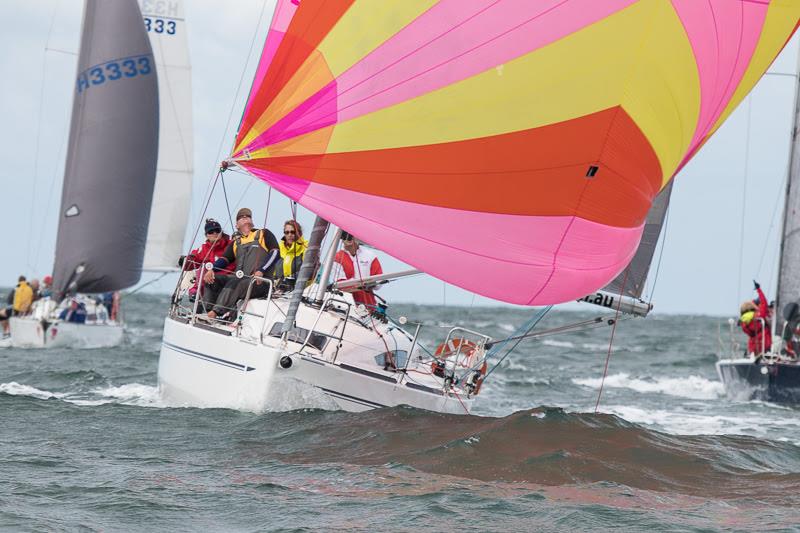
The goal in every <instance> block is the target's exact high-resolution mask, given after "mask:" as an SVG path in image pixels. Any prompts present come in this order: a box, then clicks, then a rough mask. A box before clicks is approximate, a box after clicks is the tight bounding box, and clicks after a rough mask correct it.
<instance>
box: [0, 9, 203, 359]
mask: <svg viewBox="0 0 800 533" xmlns="http://www.w3.org/2000/svg"><path fill="white" fill-rule="evenodd" d="M143 5H144V7H145V8H146V9H145V11H140V9H139V6H138V5H137V2H136V0H120V1H118V2H100V1H98V0H87V1H86V3H85V10H84V20H83V27H82V37H81V48H80V55H79V59H78V76H77V82H76V89H75V97H74V102H73V111H72V124H71V130H70V142H69V152H68V155H67V166H66V174H65V178H64V188H63V191H62V201H61V210H60V214H61V215H60V218H59V230H58V240H57V243H58V244H57V248H56V260H55V266H54V289H55V290H54V293H55V294H56V295H58V297H57V298H56V299H50V298H45V299H41V300H38V301H36V302H34V304H33V308H32V311H31V313H30V314H29V315H26V316H22V317H14V318H12V319H11V321H10V325H11V343H12V345H13V346H15V347H22V348H54V347H78V348H101V347H110V346H116V345H118V344H120V343H121V342H122V339H123V325H122V321H121V320H120V319H119V318H118V317H111V316H109V313H108V312H107V310H106V308H105V306H103V305H102V304H101V303H98V302H97V301H96V299H95V298H93V297H91V296H88V295H87V294H86V293H101V292H111V291H118V290H120V289H123V288H126V287H130V286H132V285H134V284H136V283H137V282H138V281H139V279H140V277H141V273H142V271H143V270H144V271H154V272H166V271H173V270H177V267H176V265H175V261H176V258H177V257H178V256H179V255H180V251H181V247H182V244H183V236H184V230H185V221H186V218H187V215H188V210H189V203H190V201H191V179H192V153H193V146H192V142H193V141H192V121H191V67H190V65H189V55H188V48H187V39H186V27H185V24H184V18H183V2H182V1H180V0H173V1H171V2H169V4H168V5H167V4H165V3H163V2H144V4H143ZM162 11H163V13H162ZM142 206H150V208H149V209H147V208H144V209H143V208H142ZM73 301H75V302H76V304H80V306H81V307H82V309H83V310H85V313H86V319H85V321H84V322H81V323H77V322H70V321H66V320H63V319H62V318H61V316H62V314H64V312H65V310H66V309H68V308H69V307H70V305H72V302H73Z"/></svg>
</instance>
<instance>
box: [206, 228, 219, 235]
mask: <svg viewBox="0 0 800 533" xmlns="http://www.w3.org/2000/svg"><path fill="white" fill-rule="evenodd" d="M215 233H222V230H221V229H212V230H211V231H207V232H206V235H214V234H215Z"/></svg>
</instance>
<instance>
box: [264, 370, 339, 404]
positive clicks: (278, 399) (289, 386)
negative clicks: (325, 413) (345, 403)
mask: <svg viewBox="0 0 800 533" xmlns="http://www.w3.org/2000/svg"><path fill="white" fill-rule="evenodd" d="M297 409H326V410H329V411H333V410H337V409H339V407H338V405H337V404H336V402H335V401H334V400H333V398H331V397H329V396H328V395H326V394H325V393H324V392H322V391H321V390H320V389H318V388H316V387H312V386H311V385H308V384H306V383H302V382H300V381H297V380H295V379H288V378H276V379H275V382H273V386H272V387H271V388H270V392H269V393H267V402H266V405H265V406H264V411H270V412H283V411H295V410H297Z"/></svg>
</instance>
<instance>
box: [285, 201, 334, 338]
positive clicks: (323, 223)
mask: <svg viewBox="0 0 800 533" xmlns="http://www.w3.org/2000/svg"><path fill="white" fill-rule="evenodd" d="M327 230H328V221H327V220H325V219H324V218H322V217H321V216H319V215H317V218H316V219H315V220H314V228H313V229H312V230H311V237H310V238H309V239H308V248H307V249H306V253H305V254H304V255H303V264H302V266H301V267H300V272H298V273H297V281H296V282H295V284H294V292H292V300H291V301H290V302H289V309H287V311H286V320H285V321H284V322H283V327H281V335H286V334H287V333H288V332H289V331H291V329H292V328H293V327H294V319H295V317H296V316H297V309H298V308H299V307H300V300H302V299H303V291H304V290H305V288H306V283H308V280H310V279H311V276H312V275H313V274H314V269H315V268H316V267H317V261H319V249H320V246H321V245H322V239H323V238H325V232H326V231H327ZM323 290H324V289H323Z"/></svg>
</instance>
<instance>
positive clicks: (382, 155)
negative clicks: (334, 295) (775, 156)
mask: <svg viewBox="0 0 800 533" xmlns="http://www.w3.org/2000/svg"><path fill="white" fill-rule="evenodd" d="M279 7H280V8H281V11H280V12H279V13H278V14H276V21H277V22H273V26H274V27H273V29H272V30H271V37H269V36H268V39H267V43H265V49H264V53H263V54H262V62H261V64H260V65H259V68H258V73H257V75H256V79H255V81H254V83H253V88H252V91H251V94H250V97H249V99H248V107H247V110H246V112H245V115H244V117H243V120H242V125H241V128H240V130H239V132H238V134H237V139H236V146H235V148H234V151H233V154H232V159H233V160H234V161H235V162H236V163H237V164H238V165H239V166H241V167H242V168H244V169H245V170H247V171H249V172H250V173H251V174H253V175H254V176H256V177H258V178H259V179H263V180H264V181H266V182H268V183H270V184H271V185H272V186H274V187H276V188H277V189H278V190H280V191H282V192H283V193H285V194H287V195H288V196H290V197H291V198H293V199H295V200H297V201H298V202H299V203H301V204H302V205H304V206H305V207H307V208H309V209H311V210H312V211H314V212H316V213H317V214H319V215H320V216H323V217H325V218H326V219H328V220H330V221H331V222H333V223H335V224H337V225H339V226H341V227H342V228H344V229H345V230H347V231H349V232H351V233H353V234H355V235H356V236H359V237H361V238H363V239H365V240H366V241H367V242H369V243H370V244H372V245H374V246H376V247H378V248H380V249H382V250H384V251H386V252H387V253H389V254H391V255H393V256H395V257H397V258H399V259H401V260H403V261H405V262H407V263H409V264H411V265H414V266H416V267H417V268H420V269H422V270H424V271H425V272H428V273H429V274H431V275H433V276H436V277H438V278H441V279H443V280H445V281H448V282H450V283H453V284H455V285H458V286H461V287H463V288H465V289H468V290H470V291H473V292H476V293H479V294H482V295H485V296H488V297H491V298H496V299H498V300H502V301H507V302H513V303H520V304H526V305H541V304H550V303H558V302H563V301H568V300H571V299H575V298H578V297H580V296H582V295H584V294H586V293H588V292H591V291H593V290H595V289H597V288H599V287H601V286H603V285H605V284H606V283H607V282H608V281H610V280H611V279H612V278H614V276H615V275H616V274H617V273H618V272H619V271H621V270H622V269H623V268H624V267H625V266H626V265H627V263H628V261H629V260H630V258H631V257H632V255H633V253H634V252H635V250H636V247H637V245H638V240H639V238H640V236H641V232H642V229H643V224H644V221H645V218H646V216H647V212H648V210H649V208H650V206H651V204H652V202H653V199H654V198H655V197H656V195H657V194H658V193H659V191H660V190H661V189H662V188H663V186H664V185H665V184H666V183H668V182H669V179H670V178H672V177H673V176H674V175H675V173H676V172H677V171H678V170H679V168H681V166H682V165H684V164H685V163H686V162H687V161H688V160H689V159H690V158H691V156H692V155H694V153H696V151H697V150H698V149H699V147H700V146H702V144H703V143H704V142H705V140H706V139H707V138H708V136H709V135H711V134H712V133H713V132H714V131H715V130H716V129H717V128H718V127H719V124H720V123H721V121H723V120H724V119H725V118H726V117H727V116H728V115H729V114H730V112H731V110H732V109H733V108H734V107H735V105H736V104H737V103H738V102H740V101H741V99H742V98H743V97H744V96H745V95H746V94H747V92H748V91H749V90H750V89H751V88H752V87H753V85H754V84H755V83H756V82H757V81H758V79H759V78H760V77H761V75H763V73H764V72H765V70H766V69H767V68H768V66H769V64H770V63H771V62H772V61H773V60H774V58H775V57H776V55H777V54H778V53H779V52H780V50H781V48H782V47H783V46H784V45H785V43H786V42H787V40H788V38H789V37H790V36H791V35H792V33H793V32H794V31H795V30H796V27H797V25H798V20H800V2H794V1H789V0H772V1H767V0H758V1H753V0H704V1H702V2H700V1H694V0H649V1H638V2H637V1H633V0H541V1H536V2H532V1H530V0H438V1H437V0H404V1H402V2H399V1H398V2H395V1H393V0H385V1H381V2H374V1H371V0H347V1H345V0H342V1H336V2H323V1H309V0H301V1H300V2H299V5H298V4H294V3H291V5H289V4H287V3H286V2H283V3H280V4H279ZM277 15H280V17H279V16H277Z"/></svg>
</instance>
